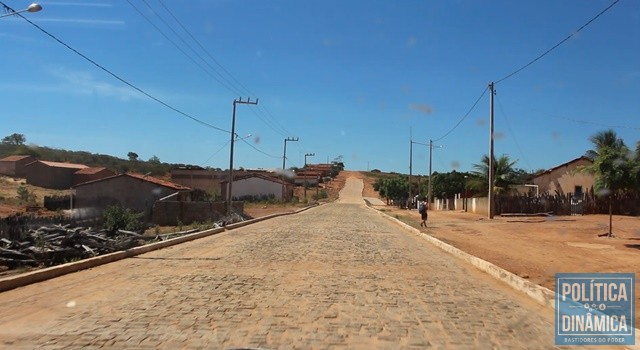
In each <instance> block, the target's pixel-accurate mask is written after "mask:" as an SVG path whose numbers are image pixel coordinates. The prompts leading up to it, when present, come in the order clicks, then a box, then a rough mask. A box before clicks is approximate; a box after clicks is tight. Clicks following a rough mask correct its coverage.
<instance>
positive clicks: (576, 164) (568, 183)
mask: <svg viewBox="0 0 640 350" xmlns="http://www.w3.org/2000/svg"><path fill="white" fill-rule="evenodd" d="M591 164H593V161H592V160H591V159H589V158H588V157H584V156H583V157H580V158H576V159H574V160H571V161H569V162H566V163H564V164H560V165H558V166H556V167H554V168H551V169H549V170H547V171H544V172H542V173H540V174H537V175H535V176H534V177H533V180H532V182H533V185H535V186H537V192H539V193H540V194H545V193H546V194H550V195H555V194H556V193H557V194H561V195H567V194H573V195H574V196H583V195H584V194H585V193H586V192H590V191H592V190H593V185H594V183H595V176H594V175H592V174H588V173H585V172H582V171H580V168H581V167H583V166H586V165H591Z"/></svg>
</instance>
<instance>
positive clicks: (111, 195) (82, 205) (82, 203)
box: [74, 176, 176, 221]
mask: <svg viewBox="0 0 640 350" xmlns="http://www.w3.org/2000/svg"><path fill="white" fill-rule="evenodd" d="M75 190H76V197H75V199H76V202H75V203H74V208H78V209H83V210H87V209H89V208H96V209H97V211H98V212H100V211H103V210H104V209H105V208H106V207H108V206H110V205H114V204H120V205H122V206H123V207H125V208H129V209H131V210H133V211H135V212H144V213H145V219H146V220H147V221H150V220H151V217H152V211H153V210H152V209H153V204H154V203H155V202H156V201H157V200H158V199H160V198H163V197H166V196H168V195H170V194H173V193H175V192H176V190H174V189H170V188H167V187H163V186H159V185H156V184H154V183H151V182H147V181H144V180H141V179H136V178H132V177H128V176H118V177H113V178H110V179H106V180H103V181H98V182H92V183H89V184H86V185H80V186H77V187H75Z"/></svg>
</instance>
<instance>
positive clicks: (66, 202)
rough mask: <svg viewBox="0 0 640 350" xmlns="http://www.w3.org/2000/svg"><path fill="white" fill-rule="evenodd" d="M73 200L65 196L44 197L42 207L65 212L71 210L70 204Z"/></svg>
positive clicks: (70, 196) (69, 196)
mask: <svg viewBox="0 0 640 350" xmlns="http://www.w3.org/2000/svg"><path fill="white" fill-rule="evenodd" d="M74 200H75V198H74V196H73V195H66V196H44V207H45V208H47V210H51V211H56V210H67V209H70V208H71V203H73V201H74Z"/></svg>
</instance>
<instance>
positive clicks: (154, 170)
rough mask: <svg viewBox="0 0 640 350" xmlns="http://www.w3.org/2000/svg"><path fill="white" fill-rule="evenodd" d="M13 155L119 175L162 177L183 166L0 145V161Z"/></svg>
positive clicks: (154, 161) (45, 148)
mask: <svg viewBox="0 0 640 350" xmlns="http://www.w3.org/2000/svg"><path fill="white" fill-rule="evenodd" d="M11 155H32V156H34V157H36V158H38V159H40V160H46V161H51V162H66V163H78V164H84V165H87V166H90V167H105V168H109V169H111V170H113V171H115V172H117V173H125V172H138V173H143V174H146V173H151V174H152V175H155V176H162V175H164V174H166V173H168V172H169V171H170V170H171V169H172V168H174V167H177V166H182V165H183V164H168V163H162V162H160V160H159V159H157V158H153V159H151V160H149V161H144V160H129V159H122V158H118V157H114V156H110V155H106V154H97V153H90V152H85V151H69V150H63V149H56V148H50V147H44V146H36V145H29V146H27V145H15V144H8V143H0V159H1V158H4V157H7V156H11Z"/></svg>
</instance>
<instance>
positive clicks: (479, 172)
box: [467, 154, 517, 194]
mask: <svg viewBox="0 0 640 350" xmlns="http://www.w3.org/2000/svg"><path fill="white" fill-rule="evenodd" d="M516 163H517V160H514V161H511V159H510V158H509V156H508V155H506V154H503V155H501V156H500V158H498V159H497V160H496V159H495V158H494V160H493V191H494V193H496V194H501V193H505V192H506V191H507V190H508V188H509V185H510V184H511V182H510V181H509V178H510V175H511V174H513V172H514V168H513V166H514V165H515V164H516ZM473 168H474V169H475V170H473V171H471V174H472V175H473V178H471V179H469V181H468V182H467V187H468V188H470V189H473V190H476V191H478V192H488V191H489V184H488V182H489V156H487V155H486V154H485V155H484V156H482V161H481V162H480V164H474V165H473Z"/></svg>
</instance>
